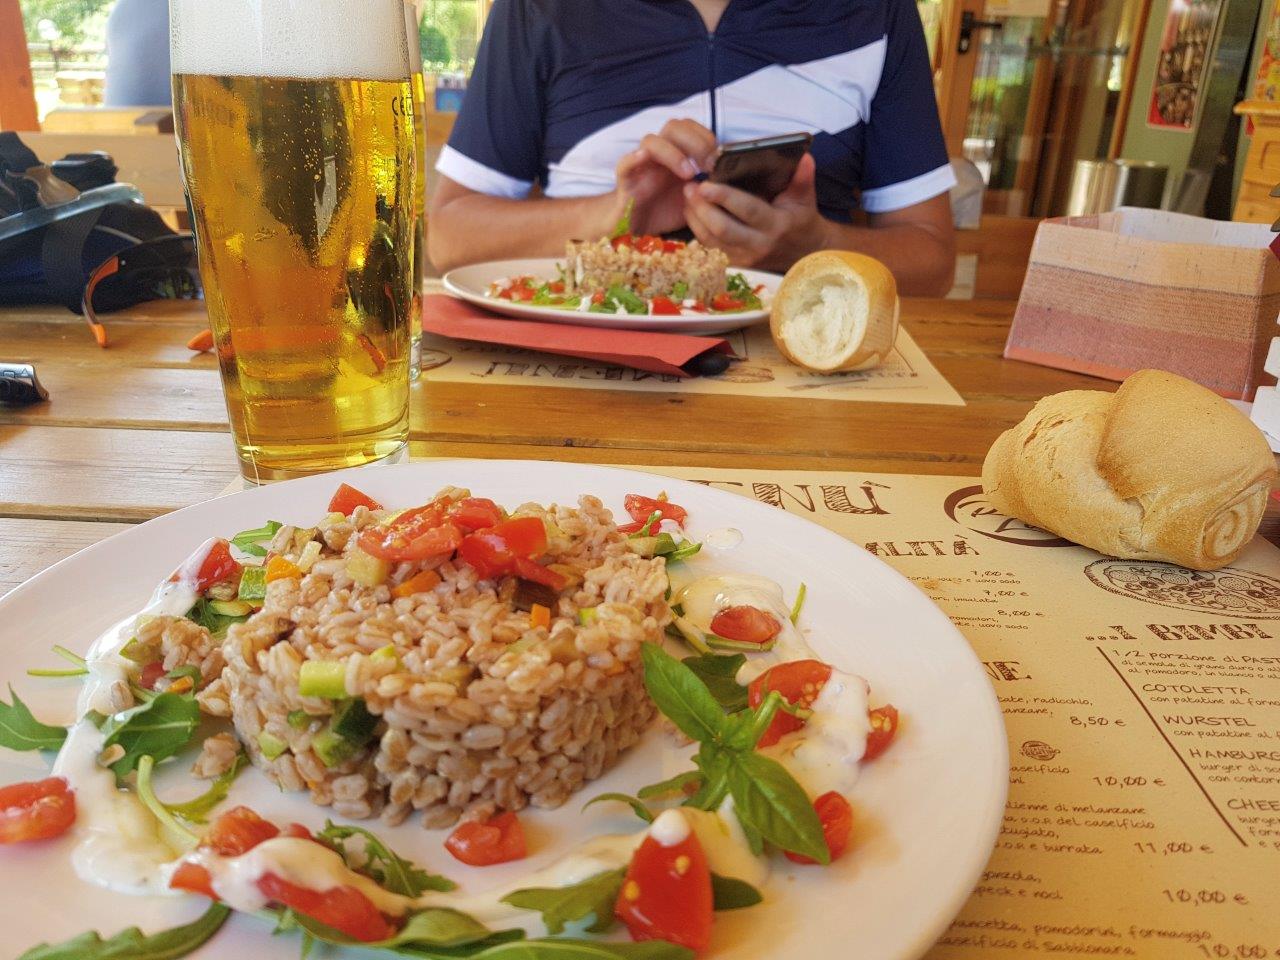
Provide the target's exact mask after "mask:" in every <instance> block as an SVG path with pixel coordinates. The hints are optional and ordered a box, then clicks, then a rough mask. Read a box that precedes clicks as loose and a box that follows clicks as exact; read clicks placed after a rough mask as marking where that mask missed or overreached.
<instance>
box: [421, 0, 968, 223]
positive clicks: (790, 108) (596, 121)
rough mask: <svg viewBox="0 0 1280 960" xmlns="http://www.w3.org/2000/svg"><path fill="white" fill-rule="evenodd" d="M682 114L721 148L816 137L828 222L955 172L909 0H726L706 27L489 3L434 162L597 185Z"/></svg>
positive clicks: (663, 15)
mask: <svg viewBox="0 0 1280 960" xmlns="http://www.w3.org/2000/svg"><path fill="white" fill-rule="evenodd" d="M680 117H689V118H692V119H694V120H697V121H698V122H700V123H702V124H704V125H706V126H707V127H709V128H710V129H711V130H712V131H713V132H714V133H715V135H716V138H717V140H718V141H719V142H721V143H729V142H732V141H735V140H748V139H752V138H755V137H764V136H771V135H774V134H782V133H794V132H796V131H799V130H805V131H808V132H810V133H812V134H813V135H814V142H813V156H814V159H815V160H816V161H817V168H818V178H817V193H818V206H819V209H820V210H821V211H822V213H823V214H824V215H825V216H827V217H829V218H831V219H833V220H837V221H846V222H847V221H848V220H849V218H850V211H851V209H853V208H855V207H857V206H858V205H859V203H860V205H861V207H862V208H863V209H864V210H867V211H870V212H873V213H874V212H883V211H889V210H898V209H901V208H902V207H907V206H910V205H911V204H914V203H919V202H921V201H923V200H928V199H929V198H930V197H934V196H937V195H938V194H940V193H943V192H944V191H946V190H948V189H949V188H950V187H951V185H952V184H953V183H954V182H955V178H954V176H953V175H952V173H951V167H950V165H949V164H948V162H947V151H946V147H945V145H944V143H943V139H942V129H941V125H940V123H939V120H938V108H937V104H936V101H935V100H934V93H933V82H932V76H931V73H930V66H929V59H928V53H927V51H926V48H925V39H924V31H923V30H922V28H921V26H920V17H919V14H918V13H917V12H916V6H915V0H843V2H840V0H732V2H731V3H730V4H729V6H728V8H727V9H726V10H725V12H724V15H723V17H722V18H721V20H720V23H719V25H718V26H717V27H716V29H715V31H714V32H712V33H708V32H707V29H706V26H705V24H704V23H703V21H702V18H701V16H699V14H698V11H697V10H696V9H695V8H694V7H693V5H692V4H691V3H689V2H687V0H497V2H496V3H495V4H494V6H493V10H492V12H491V13H490V15H489V22H488V25H487V26H486V27H485V32H484V38H483V39H482V41H481V43H480V50H479V54H478V57H477V60H476V67H475V72H474V73H473V74H472V77H471V81H470V84H469V86H468V89H467V94H466V99H465V101H464V102H463V107H462V112H461V113H460V114H459V115H458V120H457V123H456V125H455V126H454V129H453V134H452V136H451V137H450V138H449V143H448V145H447V146H446V147H445V148H444V150H443V152H442V153H441V156H440V161H439V163H438V164H437V166H436V169H437V170H439V171H440V172H441V173H443V174H444V175H445V176H447V177H449V178H450V179H452V180H454V181H456V182H457V183H459V184H462V185H463V186H465V187H468V188H470V189H472V190H476V191H479V192H481V193H486V194H490V195H492V196H500V197H510V198H520V197H524V196H525V195H527V194H528V192H529V190H530V189H531V188H532V187H533V185H534V183H540V184H541V185H542V187H543V191H544V193H545V194H546V195H547V196H549V197H578V196H590V195H596V194H601V193H607V192H608V191H610V190H612V189H613V188H614V169H615V167H616V166H617V163H618V160H619V158H621V157H622V156H623V154H625V153H627V152H629V151H631V150H634V149H635V148H636V147H637V146H638V145H639V142H640V139H641V137H643V136H644V135H645V134H648V133H657V132H658V131H660V130H661V129H662V126H663V124H665V123H666V122H667V121H668V120H672V119H676V118H680ZM859 198H860V199H859Z"/></svg>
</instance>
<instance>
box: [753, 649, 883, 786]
mask: <svg viewBox="0 0 1280 960" xmlns="http://www.w3.org/2000/svg"><path fill="white" fill-rule="evenodd" d="M867 692H868V689H867V681H866V680H864V679H862V677H859V676H857V675H855V674H852V673H845V672H844V671H843V670H834V669H833V670H832V671H831V678H830V679H829V680H827V682H826V683H825V684H824V685H823V687H822V691H821V692H820V693H819V694H818V696H817V698H816V699H815V700H814V701H813V716H811V717H810V718H809V720H808V722H807V723H806V724H805V726H804V728H803V729H801V730H796V731H794V732H793V733H789V734H787V735H786V736H784V737H783V738H782V739H781V740H779V741H778V742H777V743H775V744H774V745H773V746H772V747H766V748H765V749H764V750H762V751H761V752H762V753H764V754H766V755H768V756H771V757H773V758H774V759H775V760H777V761H778V762H779V763H781V764H782V765H783V766H784V767H786V768H787V771H788V772H789V773H790V774H791V775H792V776H793V777H795V778H796V781H797V782H798V783H799V784H800V786H802V787H804V788H805V790H806V792H808V794H809V796H811V797H820V796H822V795H823V794H824V793H827V792H829V791H831V790H834V791H836V792H837V793H841V794H847V793H849V792H850V791H851V790H852V789H853V787H854V784H855V783H857V781H858V772H859V770H860V765H859V762H860V761H861V760H862V755H863V754H864V753H866V750H867V734H868V733H870V732H871V720H870V718H869V717H868V716H867Z"/></svg>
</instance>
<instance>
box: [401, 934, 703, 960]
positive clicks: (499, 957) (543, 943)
mask: <svg viewBox="0 0 1280 960" xmlns="http://www.w3.org/2000/svg"><path fill="white" fill-rule="evenodd" d="M417 956H427V957H429V958H432V960H434V958H435V957H437V956H438V957H440V958H442V960H443V958H444V956H445V955H444V954H425V955H424V954H417ZM453 956H460V954H453ZM467 956H470V957H472V958H473V960H693V957H694V953H693V951H692V950H690V949H689V948H688V947H681V946H678V945H676V944H674V943H668V942H667V941H666V940H647V941H645V942H643V943H606V942H602V941H598V940H571V939H568V938H566V939H547V940H518V941H515V942H514V943H504V944H502V945H501V946H497V947H490V948H488V949H487V950H481V951H480V952H479V953H472V954H467Z"/></svg>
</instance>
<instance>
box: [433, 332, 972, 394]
mask: <svg viewBox="0 0 1280 960" xmlns="http://www.w3.org/2000/svg"><path fill="white" fill-rule="evenodd" d="M724 336H725V338H726V339H727V340H728V341H729V343H730V344H731V345H732V346H733V349H734V352H735V353H736V354H737V356H738V358H739V359H738V360H735V361H733V362H732V363H731V364H730V366H729V369H728V370H726V371H725V372H724V373H722V374H719V375H717V376H712V377H691V378H681V377H676V376H670V375H663V374H656V373H646V372H644V371H641V370H633V369H631V368H629V367H622V366H612V365H609V364H604V363H599V362H596V361H591V360H579V359H575V358H573V357H562V356H555V355H552V354H546V353H536V352H533V351H530V350H523V349H515V348H510V347H503V346H499V345H496V344H487V343H473V342H468V341H463V340H452V339H449V338H446V337H439V336H434V335H432V334H424V335H423V337H422V377H423V379H424V380H429V381H432V382H436V383H498V384H504V385H523V386H531V387H577V388H581V389H589V390H640V391H674V392H678V393H718V394H741V395H746V396H758V397H800V398H809V399H815V400H867V401H881V402H892V403H933V404H943V405H951V406H963V405H964V400H962V399H961V397H960V395H959V394H958V393H956V391H955V389H954V388H953V387H952V386H951V384H949V383H947V381H946V380H945V379H944V378H943V376H942V374H941V373H939V372H938V369H937V368H936V367H935V366H934V365H933V364H932V363H930V362H929V358H928V357H926V356H925V355H924V352H923V351H922V350H921V349H920V347H919V346H917V345H916V342H915V341H914V340H912V339H911V334H909V333H908V332H907V331H906V330H905V329H902V328H899V330H898V341H897V345H896V346H895V348H894V350H893V351H892V352H891V353H890V354H889V356H888V357H887V358H886V360H885V362H884V363H883V364H881V365H880V366H878V367H876V368H875V369H873V370H864V371H860V372H851V373H834V374H820V373H813V372H811V371H808V370H805V369H803V368H801V367H797V366H796V365H794V364H792V363H790V362H789V361H787V360H786V359H784V358H783V356H782V354H780V353H779V352H778V350H777V348H776V347H774V345H773V339H772V338H771V337H770V335H769V328H768V325H762V326H756V327H751V328H749V329H746V330H736V331H734V332H733V333H728V334H725V335H724Z"/></svg>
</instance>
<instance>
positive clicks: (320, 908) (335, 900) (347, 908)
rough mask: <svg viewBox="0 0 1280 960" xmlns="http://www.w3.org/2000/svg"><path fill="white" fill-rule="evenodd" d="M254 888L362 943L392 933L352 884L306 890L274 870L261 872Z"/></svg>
mask: <svg viewBox="0 0 1280 960" xmlns="http://www.w3.org/2000/svg"><path fill="white" fill-rule="evenodd" d="M258 889H259V890H261V891H262V894H263V896H266V897H269V898H271V899H272V900H274V901H275V902H276V903H279V904H282V905H284V906H286V907H289V908H291V909H293V910H296V911H298V913H302V914H306V915H307V916H308V917H310V918H311V919H312V920H315V921H316V922H317V923H323V924H324V925H325V926H326V927H332V928H333V929H334V930H340V931H341V932H343V933H345V934H346V935H347V936H349V937H352V938H353V939H356V940H359V941H360V942H362V943H374V942H376V941H378V940H386V939H388V938H389V937H391V936H394V935H395V929H394V928H393V927H392V926H391V924H389V923H387V921H386V918H385V917H383V916H382V914H380V913H379V912H378V908H377V907H375V906H374V905H373V901H372V900H370V899H369V898H368V897H366V896H365V895H364V894H363V893H361V892H360V891H359V890H357V889H356V888H355V887H347V886H341V887H331V888H330V889H328V890H324V891H320V890H310V889H308V888H307V887H300V886H298V885H297V884H294V883H290V882H289V881H288V880H285V879H283V878H282V877H278V876H276V875H275V874H274V873H264V874H263V875H262V877H261V878H260V879H259V880H258Z"/></svg>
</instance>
